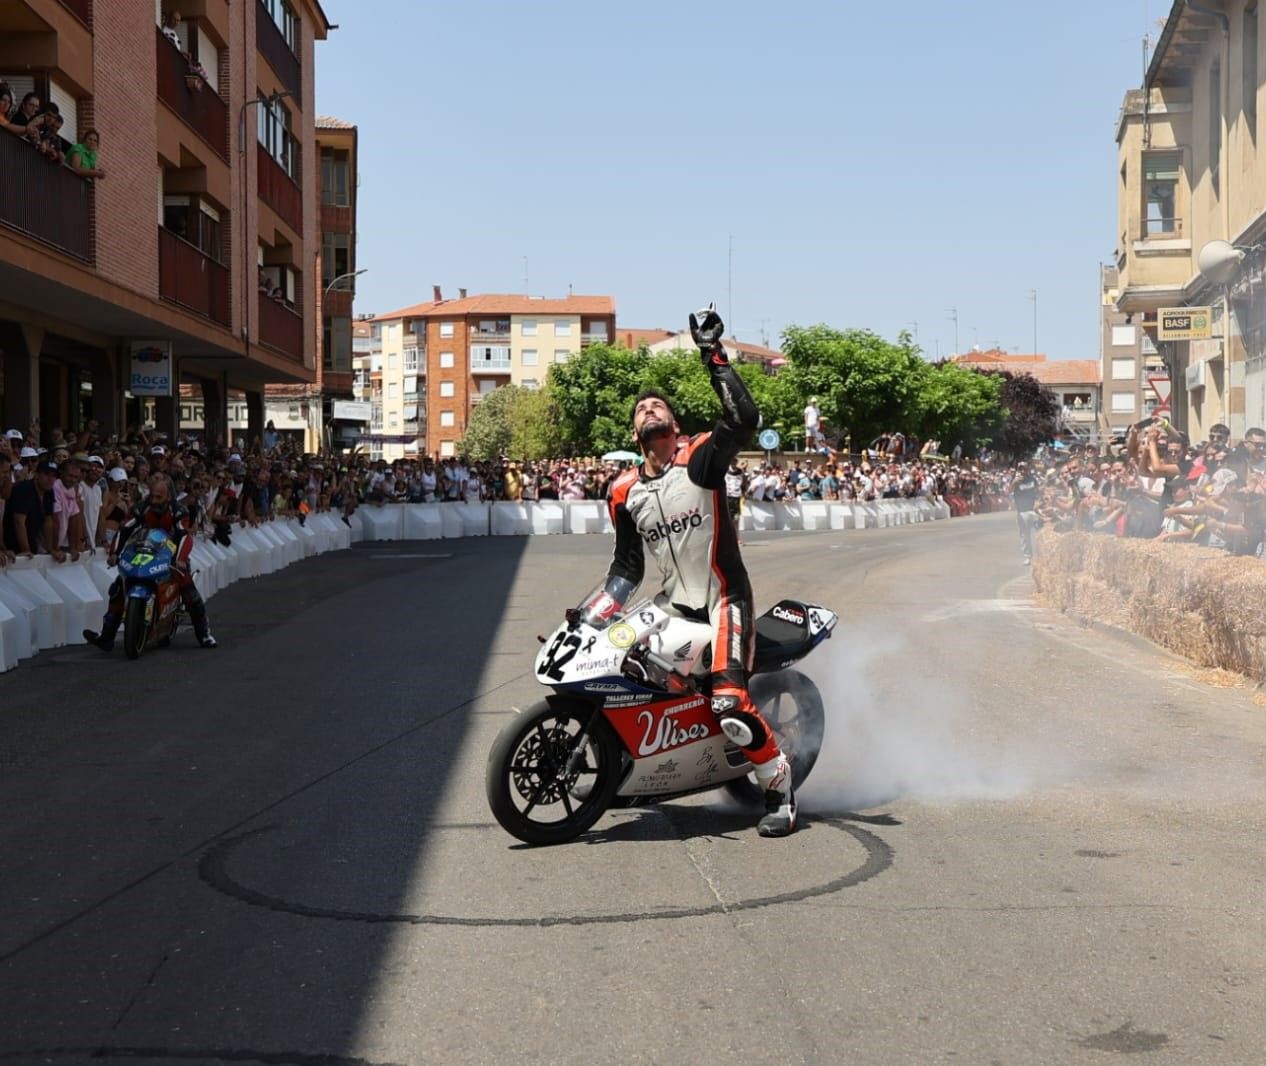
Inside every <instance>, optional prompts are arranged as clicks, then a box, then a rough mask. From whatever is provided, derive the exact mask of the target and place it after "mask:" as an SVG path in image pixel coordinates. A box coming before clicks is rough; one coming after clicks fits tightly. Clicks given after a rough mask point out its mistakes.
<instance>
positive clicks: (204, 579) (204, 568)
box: [189, 540, 220, 600]
mask: <svg viewBox="0 0 1266 1066" xmlns="http://www.w3.org/2000/svg"><path fill="white" fill-rule="evenodd" d="M189 566H190V567H191V568H192V570H193V575H194V576H193V579H194V582H195V583H196V584H197V586H198V591H199V592H201V593H202V598H203V599H204V600H209V599H210V598H211V597H212V596H214V595H215V594H216V593H217V592H219V591H220V563H219V560H218V559H216V557H215V556H214V555H212V554H211V550H210V549H209V548H208V547H207V542H206V541H204V540H199V541H196V542H195V543H194V546H193V551H191V552H190V553H189Z"/></svg>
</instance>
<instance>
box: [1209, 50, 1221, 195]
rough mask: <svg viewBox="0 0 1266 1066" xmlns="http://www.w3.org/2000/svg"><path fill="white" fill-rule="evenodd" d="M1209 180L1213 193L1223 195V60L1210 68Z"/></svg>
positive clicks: (1217, 61)
mask: <svg viewBox="0 0 1266 1066" xmlns="http://www.w3.org/2000/svg"><path fill="white" fill-rule="evenodd" d="M1209 180H1210V181H1211V182H1212V183H1213V195H1214V196H1221V195H1222V61H1221V60H1220V59H1215V60H1214V61H1213V66H1211V67H1210V68H1209Z"/></svg>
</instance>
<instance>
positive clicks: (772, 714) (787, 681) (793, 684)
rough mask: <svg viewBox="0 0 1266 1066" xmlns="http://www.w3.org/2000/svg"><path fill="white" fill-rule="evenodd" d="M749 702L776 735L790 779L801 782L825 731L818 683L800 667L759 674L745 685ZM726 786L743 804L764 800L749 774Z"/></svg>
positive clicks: (793, 781) (810, 766) (820, 748)
mask: <svg viewBox="0 0 1266 1066" xmlns="http://www.w3.org/2000/svg"><path fill="white" fill-rule="evenodd" d="M748 692H749V693H750V694H751V697H752V702H753V703H755V704H756V707H757V709H758V710H759V711H760V713H761V716H762V717H763V718H764V719H765V721H766V722H768V723H769V727H770V728H771V729H772V730H773V731H774V736H776V737H777V738H778V746H779V747H780V748H781V749H782V750H783V753H784V754H785V755H786V756H787V758H789V759H790V760H791V783H792V786H793V787H794V788H797V789H799V788H800V787H801V786H802V785H804V783H805V780H806V779H807V778H808V776H809V771H810V770H812V769H813V764H814V763H816V762H817V761H818V752H820V751H821V750H822V737H823V734H824V733H825V732H826V712H825V711H824V710H823V707H822V694H821V693H820V692H818V686H817V685H815V684H814V683H813V682H812V681H810V680H809V679H808V678H807V677H805V676H804V674H802V673H800V671H799V670H782V671H780V672H778V673H776V674H758V675H757V676H756V677H754V678H752V683H751V685H750V686H749V687H748ZM724 787H725V790H726V791H727V792H728V793H729V794H730V795H731V796H733V797H734V798H735V799H736V800H739V801H740V802H742V803H745V804H763V803H764V802H765V793H764V791H763V790H762V789H761V788H760V786H759V785H757V784H756V775H755V774H750V773H749V774H748V775H747V776H746V777H739V778H736V779H735V780H733V781H727V782H726V783H725V786H724Z"/></svg>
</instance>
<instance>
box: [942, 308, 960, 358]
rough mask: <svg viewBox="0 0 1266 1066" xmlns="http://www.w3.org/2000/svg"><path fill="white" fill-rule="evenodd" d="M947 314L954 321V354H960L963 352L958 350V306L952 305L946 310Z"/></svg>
mask: <svg viewBox="0 0 1266 1066" xmlns="http://www.w3.org/2000/svg"><path fill="white" fill-rule="evenodd" d="M945 314H946V315H947V316H948V317H949V320H950V321H951V322H953V323H954V354H955V355H959V354H961V353H960V352H959V350H958V308H957V307H951V308H950V309H949V310H948V311H946V312H945Z"/></svg>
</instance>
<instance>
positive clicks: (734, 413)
mask: <svg viewBox="0 0 1266 1066" xmlns="http://www.w3.org/2000/svg"><path fill="white" fill-rule="evenodd" d="M708 368H709V372H710V374H711V377H712V387H713V388H714V389H715V390H716V392H717V395H718V396H719V397H720V398H721V406H722V409H723V414H722V418H721V421H720V422H718V423H717V424H716V426H715V428H714V429H713V430H712V432H711V433H700V434H698V435H696V436H695V437H692V438H691V440H690V441H689V443H687V444H685V445H683V446H682V447H680V448H679V449H678V450H677V454H676V455H675V456H674V458H673V461H672V463H671V465H670V466H669V467H668V468H667V469H666V470H665V471H663V473H661V474H659V476H657V477H650V476H648V475H647V474H646V473H645V468H644V467H636V468H633V469H631V470H628V471H626V472H625V473H623V474H622V475H620V477H619V478H617V479H616V481H615V482H614V483H613V484H612V486H611V496H610V501H609V504H608V507H609V510H610V513H611V522H612V525H614V526H615V554H614V557H613V558H612V561H611V567H610V569H609V570H608V573H607V576H608V579H610V578H613V577H615V578H623V579H625V580H627V581H629V582H631V583H632V584H633V585H634V586H636V585H638V584H640V583H641V581H642V577H643V574H644V572H645V565H646V562H645V558H646V552H647V551H649V552H650V555H651V557H652V558H653V559H654V560H655V562H656V563H657V564H658V566H659V569H660V572H661V574H662V575H663V589H662V591H661V592H660V593H659V595H658V596H656V602H657V603H658V604H659V605H660V606H661V607H663V608H664V609H665V610H668V611H673V612H675V613H677V614H680V615H682V616H684V617H686V618H692V619H694V620H695V621H700V622H703V621H706V622H709V623H710V624H711V626H712V709H713V711H714V712H715V713H716V714H717V715H718V716H725V717H729V718H737V719H738V720H739V721H740V722H742V723H743V724H744V725H746V726H747V727H748V729H750V730H751V733H752V742H751V744H750V745H749V746H747V747H744V748H743V752H744V753H745V754H746V755H747V756H748V758H749V759H750V760H751V761H752V763H753V764H763V763H766V762H768V761H769V760H771V759H774V758H776V757H777V756H778V754H779V749H778V742H777V740H776V739H775V738H774V735H773V733H772V732H771V731H770V729H769V727H768V725H767V724H766V722H765V721H764V719H763V718H762V717H761V715H760V712H759V711H758V710H757V709H756V706H755V704H753V703H752V700H751V697H750V696H749V695H748V692H747V676H748V671H749V670H750V669H751V663H752V651H753V648H754V645H755V629H754V627H753V611H752V587H751V583H750V581H749V580H748V577H747V569H746V568H745V567H744V566H743V560H742V557H741V556H740V554H739V547H738V534H737V533H736V532H735V529H734V523H733V521H731V519H730V515H729V511H728V509H727V506H726V493H725V475H726V471H727V470H728V469H729V465H730V462H731V461H732V460H733V459H734V457H735V456H737V455H738V453H739V451H740V450H741V449H742V447H743V445H744V443H746V441H747V439H748V438H749V437H750V436H751V434H752V432H753V431H754V430H755V429H756V428H757V427H758V426H759V425H760V413H759V412H758V411H757V409H756V405H755V404H754V403H753V402H752V398H751V395H750V394H749V393H748V391H747V386H746V385H744V384H743V379H742V378H740V377H739V376H738V374H737V373H735V371H734V368H733V367H731V366H730V365H729V363H728V362H725V361H724V357H723V356H722V358H721V359H719V360H713V361H710V362H709V364H708Z"/></svg>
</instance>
